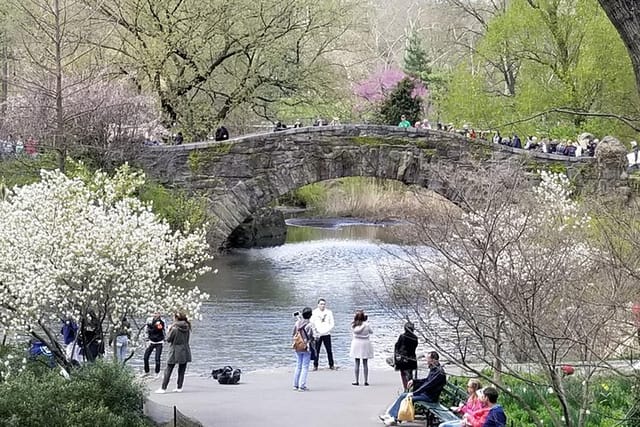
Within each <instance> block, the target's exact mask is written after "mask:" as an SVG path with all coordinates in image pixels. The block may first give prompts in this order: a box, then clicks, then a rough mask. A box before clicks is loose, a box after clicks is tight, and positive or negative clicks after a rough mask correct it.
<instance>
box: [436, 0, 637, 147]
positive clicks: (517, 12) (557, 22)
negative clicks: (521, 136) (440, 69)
mask: <svg viewBox="0 0 640 427" xmlns="http://www.w3.org/2000/svg"><path fill="white" fill-rule="evenodd" d="M486 28H487V30H486V32H485V33H484V35H483V36H482V37H481V38H480V39H479V40H478V42H477V47H476V51H477V53H478V55H476V56H475V57H474V61H473V62H474V64H473V68H472V71H469V70H468V69H467V68H466V67H464V66H461V67H460V68H459V70H458V72H457V73H456V77H455V79H454V81H453V83H452V85H451V87H450V91H449V96H448V97H447V98H446V99H445V100H444V101H445V102H444V109H445V111H446V112H447V115H449V116H450V117H452V118H453V119H454V120H469V121H471V122H473V123H474V124H476V125H477V126H480V127H484V128H492V127H493V128H495V127H498V126H501V125H503V124H505V123H513V122H518V121H519V119H521V118H523V117H531V116H534V115H536V114H538V113H540V112H543V111H550V110H553V109H559V108H561V109H564V110H566V111H575V112H576V114H573V115H570V114H567V115H563V116H560V115H553V114H547V115H538V116H536V119H535V120H533V119H532V120H530V121H527V122H526V123H524V124H520V125H519V126H518V129H517V131H518V132H519V133H528V134H532V133H535V132H540V131H543V132H545V133H546V132H549V133H552V136H555V137H562V138H572V137H574V135H575V134H576V133H580V132H583V131H588V132H593V133H597V134H601V133H605V132H615V133H619V132H620V127H618V128H616V127H615V126H611V125H606V124H603V121H602V120H599V119H589V114H594V116H596V115H597V113H598V112H603V111H604V112H608V113H611V114H618V115H625V114H629V113H630V112H633V111H635V109H636V106H637V105H638V97H637V96H636V94H635V93H634V91H633V90H630V89H631V87H633V84H634V81H633V73H632V69H631V67H630V64H629V61H628V58H627V55H626V53H625V51H624V46H623V45H622V43H620V41H619V38H618V37H617V36H616V35H615V33H613V32H612V31H611V23H610V22H609V20H608V19H607V18H606V16H605V14H604V13H603V12H602V10H601V8H600V7H599V6H598V4H597V2H596V1H595V0H585V1H575V0H571V1H569V2H555V1H549V0H516V1H514V2H510V3H509V6H508V7H507V8H506V9H505V12H504V13H503V14H501V15H499V16H497V17H496V18H494V19H493V20H491V21H489V22H488V23H487V26H486ZM504 55H507V56H510V57H517V58H518V61H517V74H514V77H515V76H517V79H513V80H512V81H511V82H512V83H513V87H512V89H510V90H509V91H505V90H504V84H503V81H502V80H503V79H501V78H500V79H497V77H496V73H495V72H494V70H495V67H494V66H493V65H492V64H493V63H492V61H491V60H490V58H495V57H498V56H504ZM554 128H555V129H554ZM503 130H504V129H503ZM508 130H510V129H508Z"/></svg>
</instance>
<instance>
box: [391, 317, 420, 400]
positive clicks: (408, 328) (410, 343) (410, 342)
mask: <svg viewBox="0 0 640 427" xmlns="http://www.w3.org/2000/svg"><path fill="white" fill-rule="evenodd" d="M413 331H414V326H413V323H411V322H407V323H405V324H404V333H402V335H400V336H399V337H398V341H396V345H395V347H394V351H393V358H394V362H395V363H394V366H395V369H396V371H400V378H401V379H402V387H404V389H405V390H406V389H407V383H408V382H409V381H410V380H412V379H413V371H415V370H416V369H418V362H417V358H416V348H417V347H418V337H417V336H416V334H414V333H413Z"/></svg>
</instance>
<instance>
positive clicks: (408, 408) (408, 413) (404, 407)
mask: <svg viewBox="0 0 640 427" xmlns="http://www.w3.org/2000/svg"><path fill="white" fill-rule="evenodd" d="M415 418H416V412H415V410H414V409H413V398H412V397H411V395H410V394H408V395H407V397H405V398H404V399H402V402H400V409H399V410H398V421H413V420H414V419H415Z"/></svg>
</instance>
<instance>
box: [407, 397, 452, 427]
mask: <svg viewBox="0 0 640 427" xmlns="http://www.w3.org/2000/svg"><path fill="white" fill-rule="evenodd" d="M413 407H414V408H415V410H416V415H423V416H424V418H425V422H426V426H427V427H437V426H438V424H440V423H443V422H445V421H457V420H459V419H460V417H458V416H457V415H456V414H454V413H453V412H451V411H450V410H449V408H447V407H446V406H444V405H442V404H440V403H433V402H421V401H419V400H416V401H414V402H413Z"/></svg>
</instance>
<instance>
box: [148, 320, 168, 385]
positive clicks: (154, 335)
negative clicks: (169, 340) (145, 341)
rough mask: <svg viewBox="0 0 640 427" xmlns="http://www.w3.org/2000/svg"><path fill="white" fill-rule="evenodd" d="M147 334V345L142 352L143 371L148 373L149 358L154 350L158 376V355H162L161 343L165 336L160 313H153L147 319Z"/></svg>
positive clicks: (157, 375)
mask: <svg viewBox="0 0 640 427" xmlns="http://www.w3.org/2000/svg"><path fill="white" fill-rule="evenodd" d="M147 336H148V337H149V346H148V347H147V349H146V350H145V352H144V373H145V374H148V373H149V358H150V357H151V353H153V351H154V350H155V352H156V358H155V359H156V360H155V362H156V366H155V368H156V369H155V372H156V377H159V376H160V357H161V356H162V344H163V343H164V338H165V323H164V320H162V317H160V313H154V314H153V317H151V318H149V319H147Z"/></svg>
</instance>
